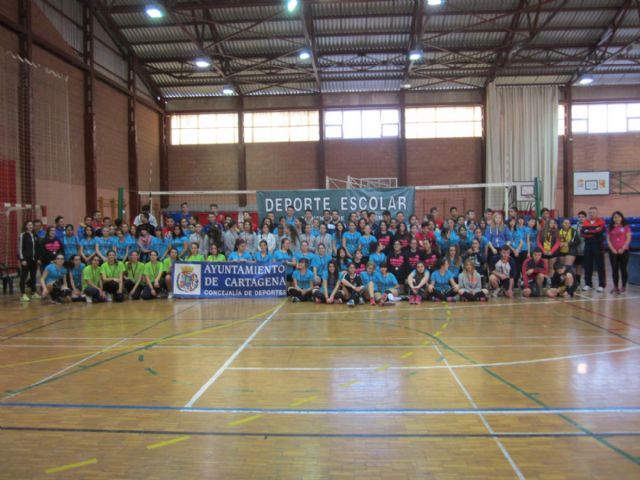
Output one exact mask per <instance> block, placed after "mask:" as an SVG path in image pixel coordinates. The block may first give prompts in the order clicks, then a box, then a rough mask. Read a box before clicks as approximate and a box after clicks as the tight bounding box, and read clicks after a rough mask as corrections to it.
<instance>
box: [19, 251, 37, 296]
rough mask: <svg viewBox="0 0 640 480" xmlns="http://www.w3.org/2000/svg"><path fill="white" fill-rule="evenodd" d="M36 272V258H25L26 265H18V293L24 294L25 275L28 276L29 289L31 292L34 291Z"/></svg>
mask: <svg viewBox="0 0 640 480" xmlns="http://www.w3.org/2000/svg"><path fill="white" fill-rule="evenodd" d="M37 272H38V262H37V261H36V260H27V264H26V265H22V264H21V265H20V293H21V294H22V295H24V293H25V291H26V290H25V287H26V285H27V276H28V277H29V289H30V290H31V294H32V295H34V294H35V293H36V273H37Z"/></svg>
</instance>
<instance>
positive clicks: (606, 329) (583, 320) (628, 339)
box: [569, 315, 640, 345]
mask: <svg viewBox="0 0 640 480" xmlns="http://www.w3.org/2000/svg"><path fill="white" fill-rule="evenodd" d="M569 318H573V319H574V320H579V321H581V322H582V323H586V324H588V325H591V326H593V327H596V328H598V329H600V330H603V331H605V332H607V333H608V334H609V335H613V336H614V337H618V338H622V339H623V340H626V341H627V342H631V343H635V344H636V345H640V342H636V341H635V340H633V339H631V338H629V337H627V336H626V335H622V334H620V333H617V332H614V331H613V330H609V329H608V328H606V327H603V326H602V325H600V324H599V323H595V322H592V321H591V320H587V319H585V318H580V317H578V316H577V315H570V316H569Z"/></svg>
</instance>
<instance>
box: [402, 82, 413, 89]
mask: <svg viewBox="0 0 640 480" xmlns="http://www.w3.org/2000/svg"><path fill="white" fill-rule="evenodd" d="M402 88H411V84H410V83H403V84H402Z"/></svg>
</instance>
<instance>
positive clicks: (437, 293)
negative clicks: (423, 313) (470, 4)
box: [431, 288, 456, 300]
mask: <svg viewBox="0 0 640 480" xmlns="http://www.w3.org/2000/svg"><path fill="white" fill-rule="evenodd" d="M431 296H432V297H433V298H437V299H438V300H446V299H447V298H449V297H455V296H456V292H455V291H454V290H453V288H450V289H449V290H446V291H444V292H442V291H440V290H435V289H434V290H433V293H432V294H431Z"/></svg>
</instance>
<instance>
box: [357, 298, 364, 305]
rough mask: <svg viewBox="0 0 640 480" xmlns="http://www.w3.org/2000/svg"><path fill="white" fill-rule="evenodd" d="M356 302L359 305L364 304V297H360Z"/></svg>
mask: <svg viewBox="0 0 640 480" xmlns="http://www.w3.org/2000/svg"><path fill="white" fill-rule="evenodd" d="M358 303H359V304H360V305H364V298H362V297H360V299H359V300H358Z"/></svg>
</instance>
